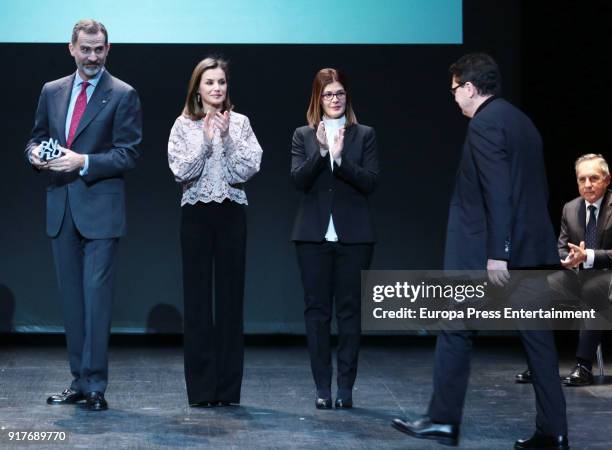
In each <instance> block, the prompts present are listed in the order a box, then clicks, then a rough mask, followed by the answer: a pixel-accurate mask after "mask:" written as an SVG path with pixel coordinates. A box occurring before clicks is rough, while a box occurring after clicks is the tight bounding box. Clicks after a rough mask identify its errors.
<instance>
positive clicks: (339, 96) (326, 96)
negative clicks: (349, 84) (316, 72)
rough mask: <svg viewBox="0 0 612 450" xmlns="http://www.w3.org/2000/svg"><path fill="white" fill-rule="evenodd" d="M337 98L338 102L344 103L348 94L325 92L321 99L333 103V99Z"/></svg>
mask: <svg viewBox="0 0 612 450" xmlns="http://www.w3.org/2000/svg"><path fill="white" fill-rule="evenodd" d="M334 97H336V98H337V99H338V100H340V101H342V100H344V99H345V98H346V92H344V91H338V92H324V93H323V94H321V98H322V99H323V100H325V101H326V102H331V101H332V100H333V98H334Z"/></svg>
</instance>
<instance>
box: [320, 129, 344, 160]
mask: <svg viewBox="0 0 612 450" xmlns="http://www.w3.org/2000/svg"><path fill="white" fill-rule="evenodd" d="M317 141H319V147H321V148H322V149H324V150H329V151H330V152H331V156H332V158H334V159H335V160H339V159H340V157H341V156H342V150H343V149H344V128H340V129H339V130H338V134H336V136H334V142H333V144H332V146H331V148H330V146H329V143H328V142H327V133H326V132H325V123H323V121H321V122H319V127H318V128H317Z"/></svg>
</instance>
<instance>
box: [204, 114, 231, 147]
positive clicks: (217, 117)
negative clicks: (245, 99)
mask: <svg viewBox="0 0 612 450" xmlns="http://www.w3.org/2000/svg"><path fill="white" fill-rule="evenodd" d="M229 114H230V113H229V112H228V111H225V112H224V113H220V112H218V111H217V112H207V113H206V116H205V117H204V134H205V135H206V137H207V138H208V140H209V141H212V140H213V137H214V135H215V129H217V130H219V133H220V134H221V137H222V138H224V137H226V136H227V135H228V133H229Z"/></svg>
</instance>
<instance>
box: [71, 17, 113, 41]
mask: <svg viewBox="0 0 612 450" xmlns="http://www.w3.org/2000/svg"><path fill="white" fill-rule="evenodd" d="M81 31H82V32H83V33H85V34H98V33H100V32H101V33H102V34H103V35H104V45H108V32H107V31H106V27H105V26H104V25H102V23H101V22H98V21H97V20H93V19H81V20H79V21H78V22H77V23H75V24H74V28H72V39H71V42H72V45H74V44H76V41H77V40H78V39H79V32H81Z"/></svg>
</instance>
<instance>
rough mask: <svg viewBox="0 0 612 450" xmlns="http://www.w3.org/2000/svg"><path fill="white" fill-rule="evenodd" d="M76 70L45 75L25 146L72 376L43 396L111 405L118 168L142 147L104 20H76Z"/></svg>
mask: <svg viewBox="0 0 612 450" xmlns="http://www.w3.org/2000/svg"><path fill="white" fill-rule="evenodd" d="M68 48H69V50H70V54H71V55H72V56H73V57H74V60H75V62H76V66H77V71H76V73H73V74H72V75H69V76H67V77H64V78H61V79H59V80H55V81H51V82H48V83H46V84H45V85H44V87H43V89H42V92H41V94H40V98H39V101H38V108H37V110H36V116H35V121H34V127H33V129H32V135H31V138H30V140H29V141H28V143H27V146H26V149H25V154H26V157H27V159H28V161H29V162H30V164H31V165H32V166H33V167H34V169H35V170H36V171H39V172H47V173H48V174H49V179H50V182H49V186H48V187H47V234H48V235H49V237H51V239H52V247H53V256H54V260H55V267H56V271H57V279H58V283H59V287H60V294H61V298H62V310H63V315H64V325H65V328H66V341H67V344H68V353H69V360H70V370H71V372H72V377H73V380H72V383H71V385H70V387H69V388H67V389H65V390H64V391H63V392H62V393H60V394H56V395H53V396H51V397H49V398H48V399H47V403H49V404H72V403H76V402H79V401H81V400H85V401H86V407H87V408H88V409H90V410H95V411H99V410H105V409H107V408H108V405H107V402H106V400H105V399H104V392H105V390H106V385H107V380H108V339H109V334H110V325H111V307H112V291H113V280H114V275H115V254H116V250H117V243H118V240H119V237H121V236H123V235H125V233H126V217H125V191H124V179H123V174H124V172H126V171H127V170H129V169H132V168H133V167H134V166H135V164H136V159H137V158H138V157H139V155H140V153H139V150H138V145H139V144H140V141H141V135H142V117H141V109H140V100H139V98H138V94H137V93H136V91H135V90H134V89H133V88H132V87H131V86H129V85H128V84H126V83H124V82H122V81H121V80H119V79H117V78H115V77H113V76H112V75H111V74H110V73H109V72H108V71H107V70H106V69H105V68H104V64H105V61H106V57H107V55H108V52H109V50H110V45H109V43H108V33H107V31H106V28H105V27H104V25H102V24H101V23H100V22H97V21H95V20H91V19H85V20H80V21H79V22H77V23H76V25H75V26H74V29H73V32H72V39H71V42H70V44H69V45H68ZM49 139H54V140H57V141H58V143H59V147H58V148H59V149H60V150H61V152H62V156H61V157H59V158H57V159H52V160H50V161H47V160H45V159H44V158H43V159H41V148H42V143H43V142H45V141H48V140H49Z"/></svg>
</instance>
